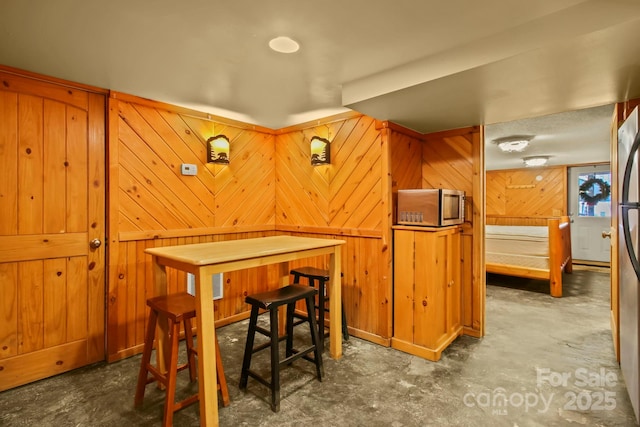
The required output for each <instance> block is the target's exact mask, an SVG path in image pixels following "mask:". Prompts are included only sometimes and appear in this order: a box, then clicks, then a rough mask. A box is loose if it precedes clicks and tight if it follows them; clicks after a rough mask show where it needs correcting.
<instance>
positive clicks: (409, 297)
mask: <svg viewBox="0 0 640 427" xmlns="http://www.w3.org/2000/svg"><path fill="white" fill-rule="evenodd" d="M415 234H416V233H414V232H412V231H405V230H396V231H395V233H394V248H393V336H394V337H395V338H398V339H400V340H403V341H407V342H413V287H414V282H415V281H414V271H413V268H414V262H413V260H414V257H413V250H414V249H413V247H414V235H415Z"/></svg>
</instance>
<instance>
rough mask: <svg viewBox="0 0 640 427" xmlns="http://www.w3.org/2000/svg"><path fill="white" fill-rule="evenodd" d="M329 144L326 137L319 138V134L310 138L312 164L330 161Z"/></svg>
mask: <svg viewBox="0 0 640 427" xmlns="http://www.w3.org/2000/svg"><path fill="white" fill-rule="evenodd" d="M329 146H330V144H329V140H328V139H325V138H320V137H319V136H314V137H313V138H311V164H312V165H313V166H318V165H328V164H330V163H331V158H330V152H329Z"/></svg>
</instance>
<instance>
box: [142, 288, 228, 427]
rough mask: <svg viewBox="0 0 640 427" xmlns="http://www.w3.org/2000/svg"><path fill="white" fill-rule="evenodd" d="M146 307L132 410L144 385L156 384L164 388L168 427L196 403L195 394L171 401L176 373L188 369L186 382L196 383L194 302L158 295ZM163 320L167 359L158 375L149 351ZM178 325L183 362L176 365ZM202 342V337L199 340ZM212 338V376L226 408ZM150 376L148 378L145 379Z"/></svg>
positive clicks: (186, 297) (180, 296)
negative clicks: (146, 320) (183, 348)
mask: <svg viewBox="0 0 640 427" xmlns="http://www.w3.org/2000/svg"><path fill="white" fill-rule="evenodd" d="M147 305H148V306H149V308H150V309H151V312H150V314H149V323H148V325H147V333H146V337H145V341H144V351H143V353H142V360H141V362H140V372H139V374H138V384H137V387H136V396H135V400H134V406H140V405H141V404H142V400H143V399H144V392H145V388H146V385H147V384H150V383H153V382H158V384H160V385H163V386H164V387H165V388H166V395H165V403H164V415H163V422H162V425H163V426H170V425H172V423H173V414H174V412H176V411H178V410H180V409H182V408H184V407H186V406H188V405H191V404H192V403H195V402H197V401H198V394H197V393H196V394H195V395H192V396H190V397H187V398H186V399H184V400H181V401H179V402H176V401H175V394H176V380H177V374H178V372H180V371H182V370H184V369H189V378H190V380H191V381H192V382H193V381H195V380H196V361H195V357H196V356H197V350H196V348H195V347H194V346H193V332H192V329H191V326H192V325H191V319H193V318H194V317H196V307H195V298H194V297H193V296H191V295H189V294H188V293H186V292H181V293H177V294H171V295H162V296H158V297H155V298H149V299H148V300H147ZM159 316H163V317H165V318H166V319H167V321H168V322H169V343H170V348H171V351H170V354H169V355H168V360H167V366H168V371H167V372H166V373H162V372H161V370H160V369H159V368H158V367H156V366H153V365H152V364H151V351H152V350H153V341H154V338H155V333H156V327H157V321H158V317H159ZM180 323H183V324H184V331H185V344H186V347H187V362H186V363H184V364H181V365H178V341H179V340H180ZM200 339H202V337H200ZM217 339H218V338H217V336H216V374H217V378H218V390H219V391H220V394H221V397H222V405H223V406H227V405H229V390H228V388H227V382H226V379H225V376H224V369H223V367H222V358H221V357H220V346H219V345H218V342H217ZM149 374H151V376H149Z"/></svg>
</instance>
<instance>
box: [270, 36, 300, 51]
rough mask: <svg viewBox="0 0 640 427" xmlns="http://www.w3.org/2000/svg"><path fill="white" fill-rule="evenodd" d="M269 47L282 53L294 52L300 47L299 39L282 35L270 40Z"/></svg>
mask: <svg viewBox="0 0 640 427" xmlns="http://www.w3.org/2000/svg"><path fill="white" fill-rule="evenodd" d="M269 47H270V48H271V49H273V50H275V51H276V52H280V53H294V52H297V51H298V50H299V49H300V45H299V44H298V42H297V41H295V40H293V39H292V38H290V37H285V36H280V37H276V38H274V39H271V40H270V41H269Z"/></svg>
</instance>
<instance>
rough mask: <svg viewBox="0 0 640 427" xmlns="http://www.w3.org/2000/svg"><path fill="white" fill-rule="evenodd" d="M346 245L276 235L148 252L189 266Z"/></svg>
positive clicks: (330, 241)
mask: <svg viewBox="0 0 640 427" xmlns="http://www.w3.org/2000/svg"><path fill="white" fill-rule="evenodd" d="M344 243H346V242H345V241H344V240H336V239H317V238H312V237H296V236H272V237H258V238H253V239H239V240H224V241H219V242H211V243H195V244H191V245H178V246H165V247H157V248H148V249H145V252H146V253H148V254H151V255H154V256H158V257H161V258H167V259H171V260H174V261H178V262H182V263H185V264H190V265H194V266H203V265H211V264H220V263H224V262H229V261H240V260H247V259H252V258H261V257H266V256H271V255H278V254H285V253H289V252H299V251H305V250H311V249H318V248H326V247H331V246H338V245H342V244H344Z"/></svg>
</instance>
